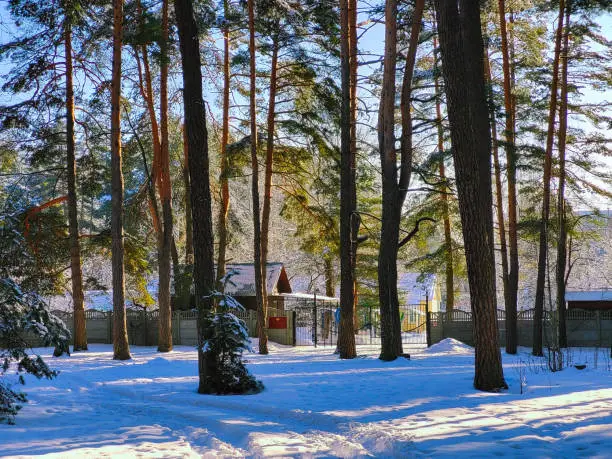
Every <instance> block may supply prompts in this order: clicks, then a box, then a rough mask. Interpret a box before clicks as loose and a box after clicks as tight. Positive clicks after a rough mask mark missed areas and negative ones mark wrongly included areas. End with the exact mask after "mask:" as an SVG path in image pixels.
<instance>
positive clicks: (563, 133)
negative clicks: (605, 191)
mask: <svg viewBox="0 0 612 459" xmlns="http://www.w3.org/2000/svg"><path fill="white" fill-rule="evenodd" d="M570 2H571V0H567V5H566V6H565V35H564V37H563V53H562V65H561V101H560V106H559V134H558V135H559V138H558V147H559V188H558V190H557V218H558V219H559V242H558V244H557V272H556V284H557V312H558V314H559V347H567V329H566V324H565V271H566V268H567V228H566V217H567V215H566V212H565V149H566V144H567V66H568V59H569V27H570Z"/></svg>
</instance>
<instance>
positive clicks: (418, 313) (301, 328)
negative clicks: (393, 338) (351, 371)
mask: <svg viewBox="0 0 612 459" xmlns="http://www.w3.org/2000/svg"><path fill="white" fill-rule="evenodd" d="M291 309H292V310H293V311H294V312H295V344H296V346H335V345H336V343H337V341H338V328H339V325H340V308H339V304H338V302H330V301H315V302H312V301H310V302H304V303H302V304H296V305H293V307H292V308H291ZM427 310H428V304H427V302H426V301H423V302H422V303H420V304H414V305H401V306H400V324H401V332H402V343H403V344H404V345H405V346H406V347H408V348H410V347H425V346H426V345H427ZM354 330H355V344H357V345H360V344H365V345H379V344H380V342H381V327H380V310H379V307H378V304H372V303H366V304H365V305H361V306H359V307H358V308H357V310H356V311H355V321H354Z"/></svg>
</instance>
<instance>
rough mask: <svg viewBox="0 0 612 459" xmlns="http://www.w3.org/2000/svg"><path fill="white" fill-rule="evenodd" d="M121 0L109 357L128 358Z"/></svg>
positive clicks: (116, 40) (114, 99)
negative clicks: (111, 355)
mask: <svg viewBox="0 0 612 459" xmlns="http://www.w3.org/2000/svg"><path fill="white" fill-rule="evenodd" d="M122 40H123V0H115V2H114V6H113V69H112V79H111V178H112V183H111V237H112V249H111V252H112V271H113V358H114V359H116V360H127V359H130V358H131V356H130V346H129V344H128V336H127V322H126V311H125V281H124V267H123V258H124V249H123V172H122V157H121V156H122V154H121V46H122Z"/></svg>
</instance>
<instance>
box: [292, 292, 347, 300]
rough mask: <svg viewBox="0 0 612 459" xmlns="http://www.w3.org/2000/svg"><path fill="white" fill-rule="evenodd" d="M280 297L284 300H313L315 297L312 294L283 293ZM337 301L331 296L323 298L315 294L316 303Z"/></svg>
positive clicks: (323, 296)
mask: <svg viewBox="0 0 612 459" xmlns="http://www.w3.org/2000/svg"><path fill="white" fill-rule="evenodd" d="M281 296H284V297H285V298H304V299H312V300H314V298H315V295H314V294H313V293H283V294H281ZM319 300H320V301H338V298H334V297H333V296H325V295H319V294H317V301H319Z"/></svg>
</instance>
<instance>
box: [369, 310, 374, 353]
mask: <svg viewBox="0 0 612 459" xmlns="http://www.w3.org/2000/svg"><path fill="white" fill-rule="evenodd" d="M369 309H370V344H372V329H373V328H374V324H373V323H372V304H370V305H369Z"/></svg>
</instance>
